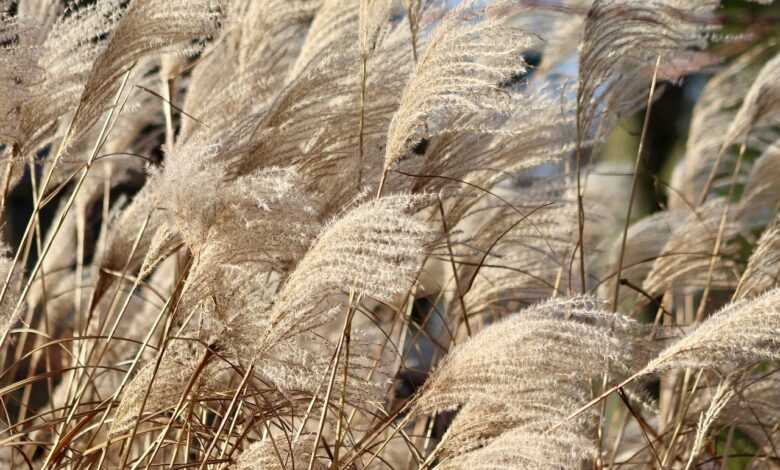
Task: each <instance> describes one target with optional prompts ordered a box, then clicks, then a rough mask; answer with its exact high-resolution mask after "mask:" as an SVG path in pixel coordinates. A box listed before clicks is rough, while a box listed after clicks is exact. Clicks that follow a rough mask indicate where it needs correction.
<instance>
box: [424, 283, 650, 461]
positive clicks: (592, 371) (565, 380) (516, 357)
mask: <svg viewBox="0 0 780 470" xmlns="http://www.w3.org/2000/svg"><path fill="white" fill-rule="evenodd" d="M637 328H638V327H637V325H636V324H635V323H633V322H632V321H630V320H627V319H624V318H623V317H620V316H615V315H610V314H608V313H606V311H604V310H603V307H602V304H601V303H600V302H598V301H597V300H595V299H593V298H590V297H575V298H570V299H553V300H550V301H548V302H544V303H540V304H537V305H534V306H532V307H529V308H527V309H525V310H523V311H521V312H520V313H518V314H517V315H515V316H512V317H510V318H508V319H506V320H504V321H501V322H499V323H497V324H495V325H491V326H489V327H487V328H485V329H483V330H482V331H480V332H479V333H478V334H477V335H475V336H474V337H472V338H471V339H470V340H468V341H467V342H466V343H464V344H462V345H460V346H458V347H457V349H455V350H454V351H452V352H450V353H449V354H448V355H447V357H446V358H445V360H444V363H443V364H442V365H441V366H440V367H439V369H438V370H437V371H436V372H435V373H434V375H433V376H432V377H431V378H430V379H429V381H428V382H427V383H426V385H425V390H424V392H423V394H422V396H421V397H420V399H419V401H418V402H417V404H416V408H415V410H414V412H415V413H421V412H432V411H440V410H447V409H453V408H457V407H459V406H463V407H464V408H463V410H462V411H461V412H463V411H466V412H467V415H465V416H464V417H462V418H460V419H458V418H456V420H455V421H454V422H453V426H455V425H456V423H457V428H454V430H453V435H452V437H453V438H454V439H455V440H454V441H453V444H454V445H455V447H453V446H450V445H449V444H448V443H447V442H448V437H450V436H449V435H445V437H444V440H443V441H442V443H441V444H440V448H442V449H444V452H445V454H447V455H451V456H452V457H451V458H449V459H447V460H446V461H445V462H446V463H445V462H442V464H444V465H446V468H468V465H476V466H477V468H488V467H489V466H491V465H493V466H495V465H501V464H503V465H508V464H510V463H511V464H512V465H514V466H522V467H523V468H558V466H559V465H562V466H563V467H564V468H575V467H578V465H579V463H580V462H582V461H583V460H584V459H586V458H587V457H588V456H590V455H591V454H592V452H593V446H592V443H591V442H590V438H589V433H590V432H591V431H592V428H591V424H589V420H587V419H580V420H577V421H572V422H568V423H564V425H563V427H561V428H558V429H557V430H556V433H555V434H554V435H552V434H550V433H548V432H546V430H547V429H549V428H550V427H551V426H553V425H555V424H558V423H561V422H562V421H564V420H565V416H566V415H567V411H570V410H573V409H575V408H576V407H577V404H578V403H581V402H585V401H587V397H588V393H589V391H590V380H591V378H593V377H596V376H600V375H602V374H605V373H607V374H615V375H625V374H627V373H628V372H629V371H630V369H631V363H632V361H635V360H642V359H641V357H643V356H644V354H645V353H644V352H643V351H642V348H641V347H636V346H635V342H634V341H631V340H629V338H630V335H631V334H632V333H633V332H634V331H635V330H636V329H637ZM572 348H576V350H577V351H578V354H577V355H576V356H572V355H571V354H570V351H571V350H572ZM507 377H512V378H513V379H512V380H507ZM477 409H479V410H480V413H477V412H476V410H477ZM488 413H490V415H489V416H487V414H488ZM467 416H468V417H470V419H471V420H477V421H481V420H488V421H490V422H491V423H494V424H496V425H501V426H502V428H500V429H498V428H494V429H491V430H489V431H488V432H484V431H480V428H479V427H477V426H479V424H478V423H473V422H468V421H467V419H469V418H467ZM467 429H471V431H470V432H467V433H465V434H456V433H455V431H456V430H457V431H460V430H467ZM465 436H472V438H473V440H472V441H471V442H467V441H465V440H464V437H465ZM492 436H499V437H496V438H495V439H488V440H487V441H486V440H485V439H484V438H485V437H492ZM520 436H522V437H524V439H523V440H522V441H517V440H516V438H517V437H520ZM554 436H557V437H559V438H561V439H558V438H556V437H554ZM510 441H511V442H513V443H514V446H509V445H508V443H509V442H510ZM517 442H524V443H525V444H524V445H522V446H517ZM483 445H484V447H483V448H482V449H479V450H475V451H473V452H470V451H472V450H473V449H475V448H476V447H480V446H483Z"/></svg>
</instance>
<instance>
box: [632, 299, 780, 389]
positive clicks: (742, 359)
mask: <svg viewBox="0 0 780 470" xmlns="http://www.w3.org/2000/svg"><path fill="white" fill-rule="evenodd" d="M778 302H780V289H778V288H774V289H772V290H770V291H768V292H766V293H764V294H762V295H760V296H758V297H755V298H753V299H743V300H739V301H735V302H732V303H730V304H729V305H727V306H726V307H724V308H723V309H721V310H720V311H718V312H717V313H715V314H713V315H712V316H711V317H709V318H708V319H707V320H705V321H704V322H703V323H702V324H701V326H699V327H698V328H696V330H695V331H693V332H692V333H690V334H688V335H687V336H685V337H684V338H682V339H680V340H679V341H677V342H676V343H674V344H672V345H671V346H669V347H667V348H666V349H664V350H663V351H661V352H660V353H659V354H658V356H657V357H656V358H655V359H653V360H652V361H650V362H649V363H648V364H647V366H646V367H645V368H644V369H642V373H643V374H651V373H657V372H661V371H664V370H668V369H671V368H684V367H690V368H719V369H729V368H733V367H739V366H746V365H750V364H752V363H755V362H759V361H772V360H777V359H780V348H778V331H780V310H778V305H780V303H778Z"/></svg>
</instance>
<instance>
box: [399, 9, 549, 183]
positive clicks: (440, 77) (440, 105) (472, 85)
mask: <svg viewBox="0 0 780 470" xmlns="http://www.w3.org/2000/svg"><path fill="white" fill-rule="evenodd" d="M480 16H482V17H480ZM534 43H535V40H534V39H533V38H532V37H531V36H530V35H528V34H526V33H524V32H522V31H519V30H516V29H514V28H512V27H511V26H510V25H509V24H508V23H507V21H506V18H500V17H491V16H490V15H486V14H485V13H484V12H480V11H479V10H478V9H477V8H475V7H474V2H464V3H463V4H461V5H460V6H458V7H456V8H455V9H454V10H453V11H452V12H450V13H449V14H448V15H447V16H446V17H445V18H444V19H443V20H442V22H441V24H439V25H438V27H437V28H436V30H435V31H434V32H433V33H432V36H431V38H430V40H429V41H428V44H427V47H426V49H425V51H424V52H423V53H422V55H421V56H420V58H419V61H418V63H417V67H416V70H415V73H414V76H413V77H412V79H411V80H410V81H409V83H408V84H407V85H406V88H405V89H404V91H403V95H402V96H401V103H400V106H399V107H398V110H397V111H396V113H395V115H394V116H393V120H392V122H391V123H390V128H389V129H388V131H387V147H386V150H385V163H384V166H385V171H388V170H389V169H391V168H392V167H393V166H394V165H395V164H396V163H398V162H399V161H400V160H402V159H404V158H406V157H408V156H409V152H410V151H411V150H412V148H414V146H415V145H417V144H419V143H420V141H422V140H423V139H424V138H427V137H431V136H433V135H437V134H439V133H444V132H447V131H455V130H459V131H462V132H474V133H490V131H489V130H488V129H480V128H475V127H474V126H471V125H469V122H468V121H469V119H470V118H472V117H473V116H474V115H475V114H476V115H482V116H486V115H490V114H499V115H501V114H504V115H505V114H508V112H509V107H508V105H509V102H508V100H507V99H506V92H505V91H503V90H501V89H500V83H501V82H503V81H504V80H506V79H508V78H509V77H510V76H512V75H513V74H516V73H523V72H525V70H526V65H525V62H524V61H523V60H522V59H521V58H520V53H522V52H523V51H524V50H527V49H530V48H531V45H532V44H534ZM480 57H484V58H485V59H486V61H485V62H484V63H481V62H478V61H477V60H475V59H476V58H480ZM438 122H444V123H445V127H444V128H441V129H439V128H438V125H437V123H438Z"/></svg>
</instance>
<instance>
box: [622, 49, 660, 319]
mask: <svg viewBox="0 0 780 470" xmlns="http://www.w3.org/2000/svg"><path fill="white" fill-rule="evenodd" d="M660 65H661V55H660V54H659V55H658V57H657V58H656V60H655V69H653V81H652V82H651V83H650V94H649V96H648V97H647V111H645V120H644V123H643V124H642V136H641V137H640V139H639V148H638V149H637V152H636V161H635V162H634V175H633V177H632V178H631V195H630V196H629V198H628V209H627V210H626V222H625V224H624V225H623V240H622V241H621V243H620V255H619V257H618V267H617V282H615V294H614V295H613V297H612V312H617V309H618V301H619V300H620V274H621V272H622V271H623V260H624V258H625V254H626V239H627V238H628V226H629V224H630V223H631V211H632V209H633V207H634V199H636V190H637V186H638V183H639V169H640V166H641V163H642V151H643V150H644V146H645V138H646V137H647V128H648V127H649V124H650V113H651V111H652V110H653V95H655V85H656V82H657V80H658V67H659V66H660Z"/></svg>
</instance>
